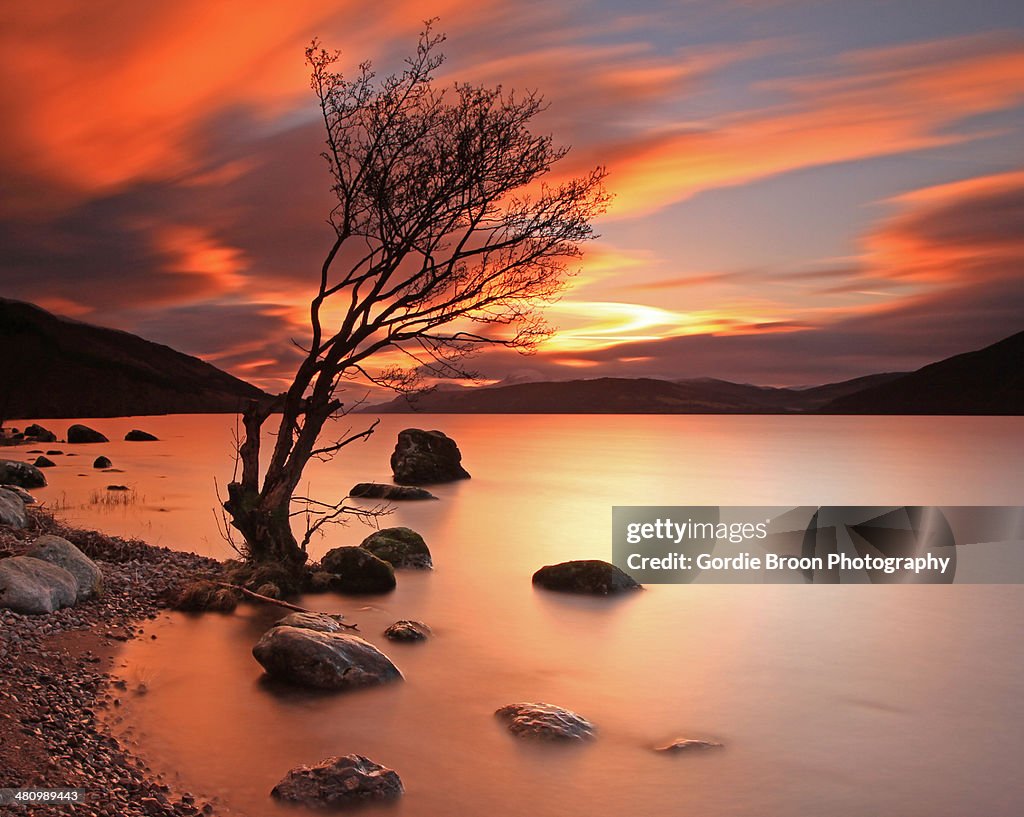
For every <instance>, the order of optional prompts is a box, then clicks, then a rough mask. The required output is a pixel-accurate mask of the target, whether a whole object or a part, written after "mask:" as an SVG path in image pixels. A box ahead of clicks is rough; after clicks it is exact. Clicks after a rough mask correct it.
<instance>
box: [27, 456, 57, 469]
mask: <svg viewBox="0 0 1024 817" xmlns="http://www.w3.org/2000/svg"><path fill="white" fill-rule="evenodd" d="M32 464H33V465H34V466H35V467H36V468H53V467H54V466H55V465H56V464H57V463H55V462H54V461H53V460H51V459H48V458H47V457H43V456H39V457H36V461H35V462H34V463H32Z"/></svg>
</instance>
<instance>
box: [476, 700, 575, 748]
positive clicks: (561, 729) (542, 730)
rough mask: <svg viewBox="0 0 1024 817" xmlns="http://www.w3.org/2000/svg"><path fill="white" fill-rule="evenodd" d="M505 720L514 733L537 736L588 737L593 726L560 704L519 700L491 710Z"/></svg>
mask: <svg viewBox="0 0 1024 817" xmlns="http://www.w3.org/2000/svg"><path fill="white" fill-rule="evenodd" d="M494 714H495V715H496V716H497V717H498V718H501V719H502V720H504V721H505V722H506V723H507V724H508V730H509V731H510V732H511V733H512V734H513V735H516V736H517V737H523V738H536V739H539V740H589V739H590V738H592V737H593V736H594V727H593V726H592V725H591V724H590V722H589V721H587V719H586V718H584V717H583V716H582V715H578V714H576V713H575V712H572V711H570V710H568V709H563V708H562V707H560V706H554V705H553V704H544V703H520V704H509V705H508V706H503V707H502V708H501V709H499V710H497V711H496V712H495V713H494Z"/></svg>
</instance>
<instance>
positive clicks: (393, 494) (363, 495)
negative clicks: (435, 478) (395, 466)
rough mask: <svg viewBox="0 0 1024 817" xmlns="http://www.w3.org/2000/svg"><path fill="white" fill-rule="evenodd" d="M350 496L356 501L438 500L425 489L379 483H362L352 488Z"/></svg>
mask: <svg viewBox="0 0 1024 817" xmlns="http://www.w3.org/2000/svg"><path fill="white" fill-rule="evenodd" d="M348 495H349V496H351V497H353V498H355V499H394V500H404V499H437V497H436V496H434V495H433V494H432V493H430V491H427V490H425V489H423V488H408V487H406V486H404V485H385V484H382V483H379V482H360V483H358V484H356V485H353V486H352V490H350V491H349V492H348Z"/></svg>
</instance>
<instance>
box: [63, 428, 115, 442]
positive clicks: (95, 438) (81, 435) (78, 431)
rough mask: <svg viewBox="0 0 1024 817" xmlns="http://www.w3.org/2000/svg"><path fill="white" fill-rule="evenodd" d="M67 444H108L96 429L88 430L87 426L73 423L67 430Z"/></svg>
mask: <svg viewBox="0 0 1024 817" xmlns="http://www.w3.org/2000/svg"><path fill="white" fill-rule="evenodd" d="M68 442H69V443H108V442H110V440H108V439H107V438H106V437H104V436H103V435H102V434H100V433H99V432H98V431H97V430H96V429H94V428H89V426H84V425H81V424H80V423H75V424H74V425H73V426H71V427H70V428H69V429H68Z"/></svg>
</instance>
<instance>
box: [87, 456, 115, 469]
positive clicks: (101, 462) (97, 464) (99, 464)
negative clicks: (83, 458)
mask: <svg viewBox="0 0 1024 817" xmlns="http://www.w3.org/2000/svg"><path fill="white" fill-rule="evenodd" d="M111 465H113V463H111V461H110V459H109V458H107V457H104V456H99V457H97V458H96V459H95V460H93V462H92V467H93V468H110V466H111Z"/></svg>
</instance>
